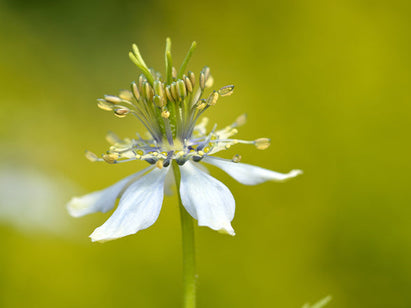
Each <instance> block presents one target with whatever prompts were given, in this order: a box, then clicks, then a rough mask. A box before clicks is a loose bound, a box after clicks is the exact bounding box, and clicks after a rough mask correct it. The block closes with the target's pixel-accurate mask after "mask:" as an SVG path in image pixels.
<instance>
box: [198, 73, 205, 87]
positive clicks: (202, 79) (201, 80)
mask: <svg viewBox="0 0 411 308" xmlns="http://www.w3.org/2000/svg"><path fill="white" fill-rule="evenodd" d="M199 84H200V88H201V90H204V88H205V84H206V79H205V75H204V72H201V73H200V79H199Z"/></svg>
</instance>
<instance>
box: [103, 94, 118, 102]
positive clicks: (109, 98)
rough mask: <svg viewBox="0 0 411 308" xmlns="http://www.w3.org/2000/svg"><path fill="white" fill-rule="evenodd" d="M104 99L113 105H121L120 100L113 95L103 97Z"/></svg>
mask: <svg viewBox="0 0 411 308" xmlns="http://www.w3.org/2000/svg"><path fill="white" fill-rule="evenodd" d="M104 99H105V100H106V101H108V102H110V103H113V104H118V103H121V98H120V97H117V96H114V95H104Z"/></svg>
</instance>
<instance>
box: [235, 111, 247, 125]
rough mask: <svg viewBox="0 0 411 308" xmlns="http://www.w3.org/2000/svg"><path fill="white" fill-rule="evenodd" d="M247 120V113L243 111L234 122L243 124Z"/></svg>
mask: <svg viewBox="0 0 411 308" xmlns="http://www.w3.org/2000/svg"><path fill="white" fill-rule="evenodd" d="M246 122H247V114H245V113H243V114H242V115H240V116H239V117H238V118H237V119H236V120H235V122H234V125H235V126H243V125H244V124H245V123H246Z"/></svg>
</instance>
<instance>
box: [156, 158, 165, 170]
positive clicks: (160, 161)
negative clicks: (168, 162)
mask: <svg viewBox="0 0 411 308" xmlns="http://www.w3.org/2000/svg"><path fill="white" fill-rule="evenodd" d="M163 166H164V165H163V161H162V160H161V159H159V160H158V161H157V162H156V167H157V168H158V169H163Z"/></svg>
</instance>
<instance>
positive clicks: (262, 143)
mask: <svg viewBox="0 0 411 308" xmlns="http://www.w3.org/2000/svg"><path fill="white" fill-rule="evenodd" d="M270 144H271V143H270V139H268V138H258V139H256V140H254V145H255V147H256V148H257V150H265V149H267V148H268V147H269V146H270Z"/></svg>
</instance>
